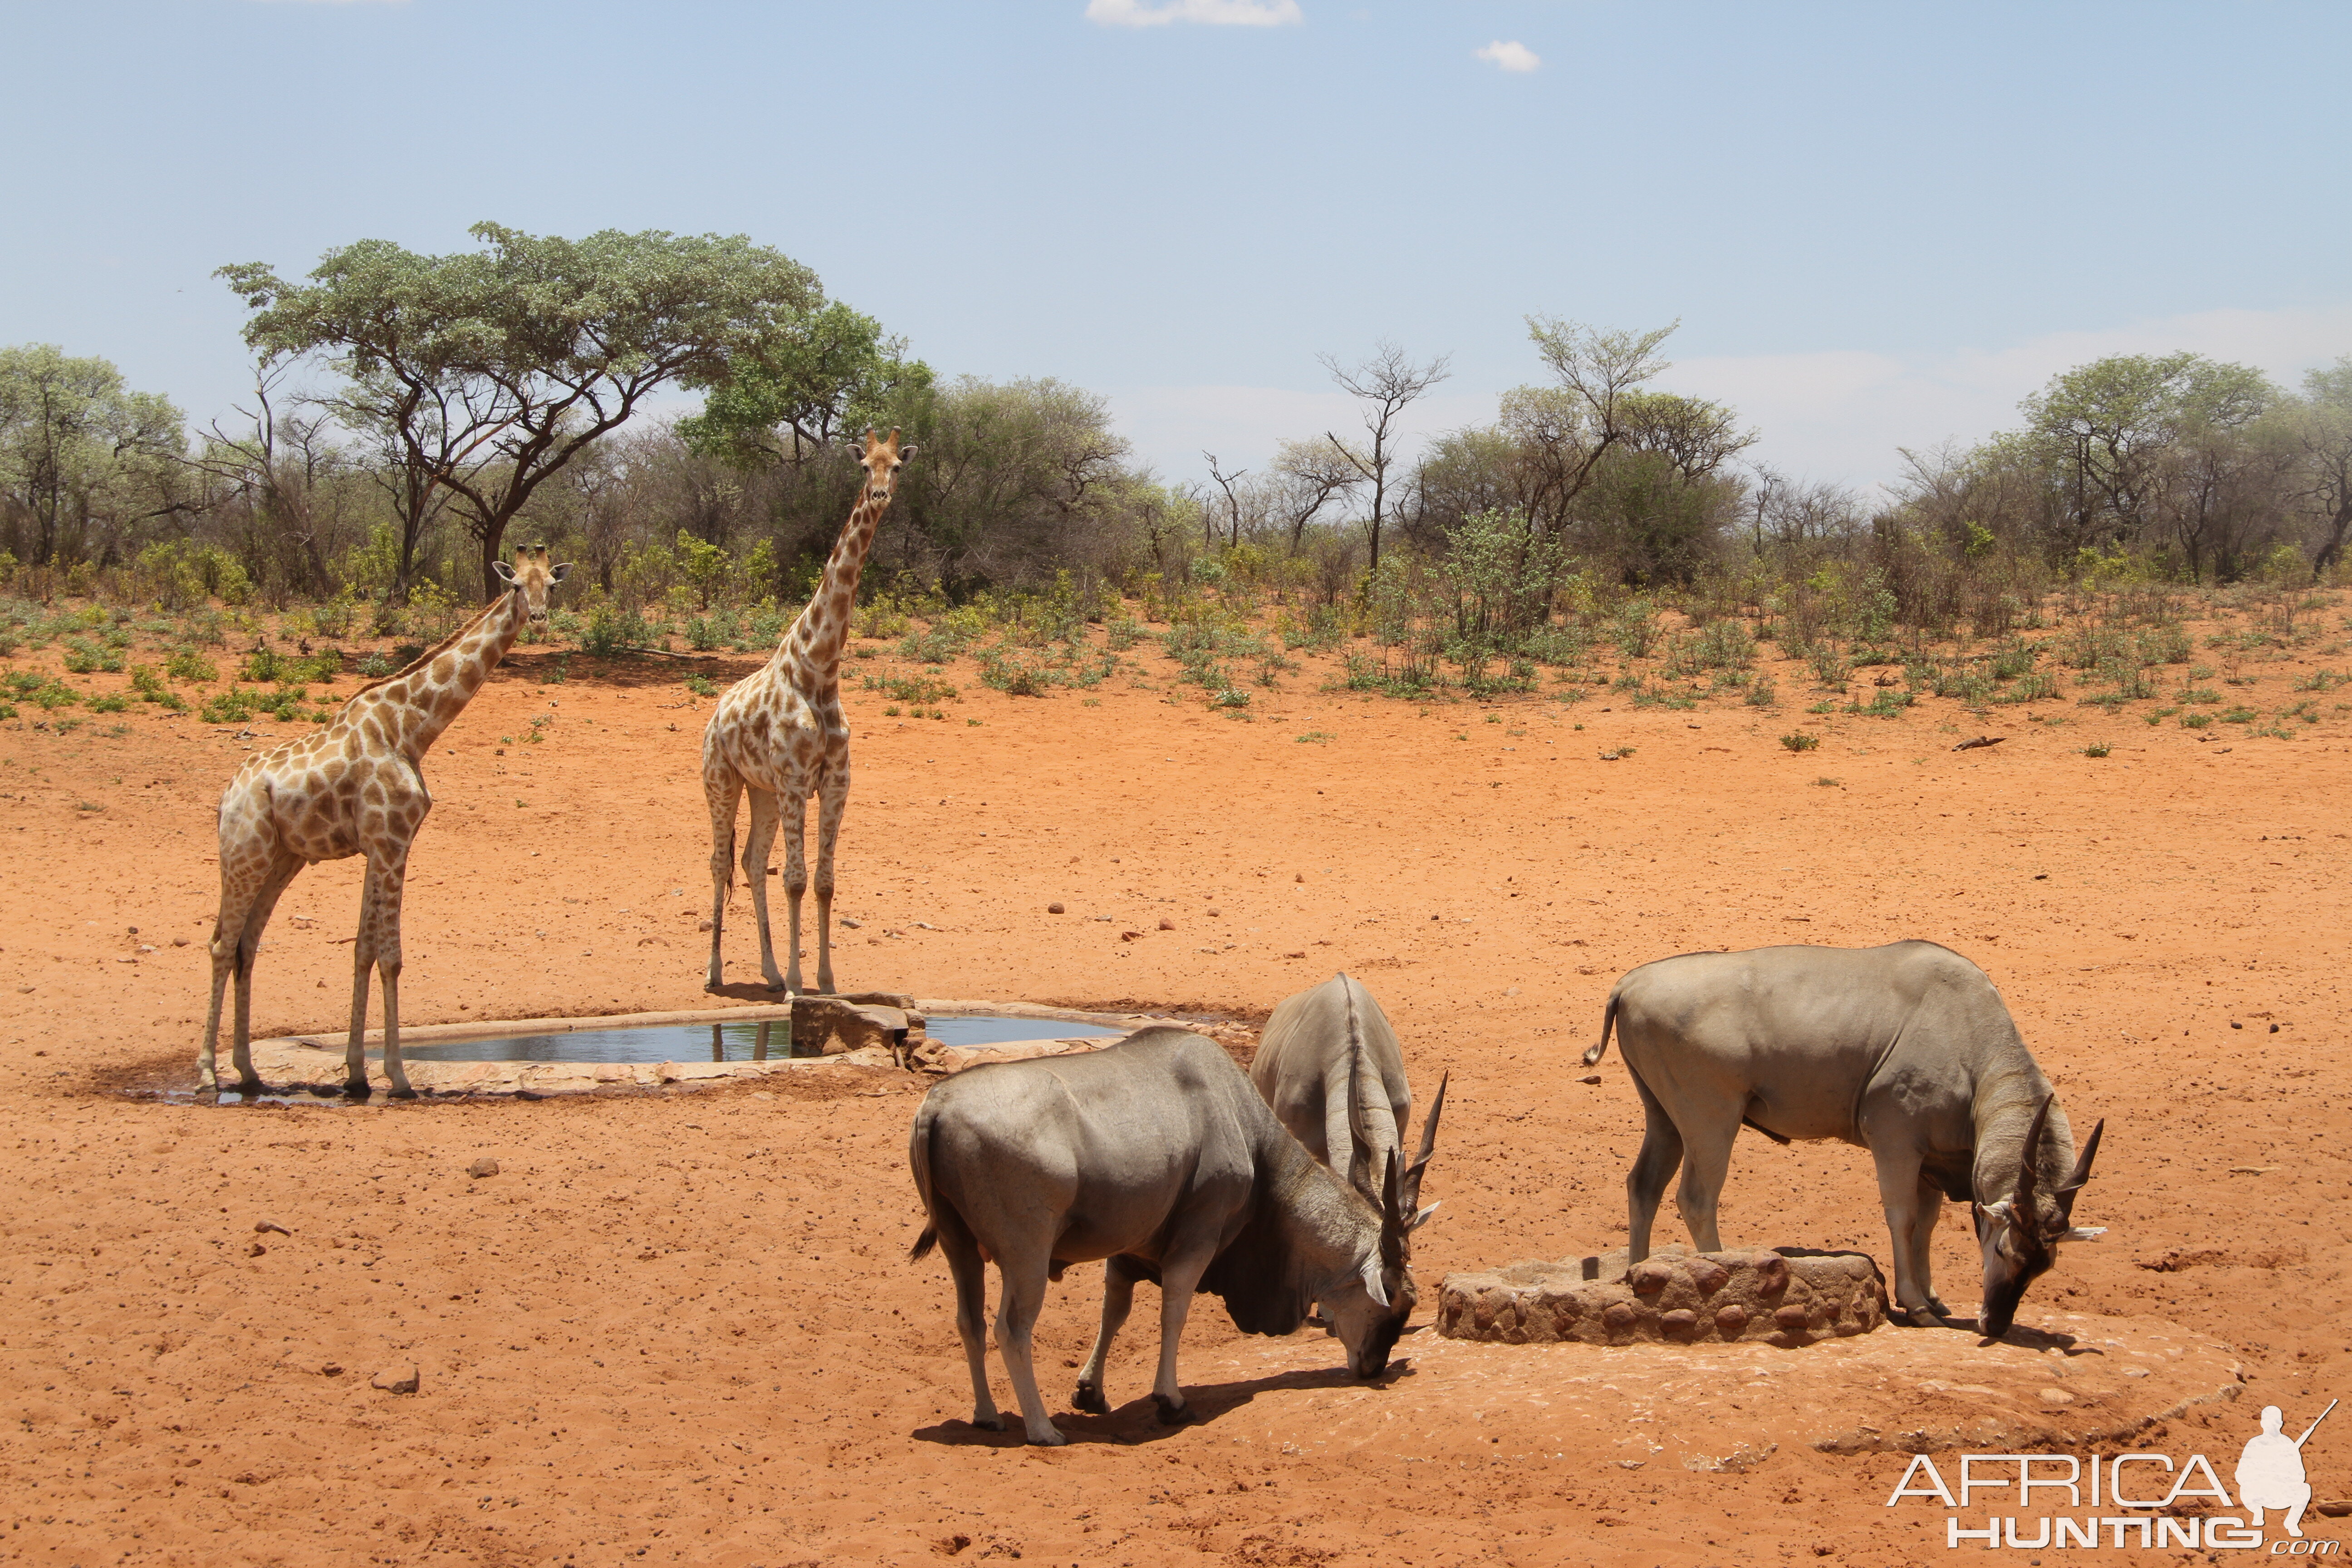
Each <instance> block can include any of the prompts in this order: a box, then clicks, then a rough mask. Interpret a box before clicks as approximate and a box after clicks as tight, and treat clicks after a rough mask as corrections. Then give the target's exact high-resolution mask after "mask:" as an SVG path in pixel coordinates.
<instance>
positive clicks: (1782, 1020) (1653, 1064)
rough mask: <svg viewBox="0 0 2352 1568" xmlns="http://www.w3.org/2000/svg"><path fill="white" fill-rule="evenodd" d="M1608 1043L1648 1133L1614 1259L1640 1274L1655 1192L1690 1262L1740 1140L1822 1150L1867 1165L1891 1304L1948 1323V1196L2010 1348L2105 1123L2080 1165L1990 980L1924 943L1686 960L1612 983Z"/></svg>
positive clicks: (1589, 1058) (2075, 1234) (2070, 1224)
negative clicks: (2020, 1310)
mask: <svg viewBox="0 0 2352 1568" xmlns="http://www.w3.org/2000/svg"><path fill="white" fill-rule="evenodd" d="M1612 1027H1613V1028H1614V1029H1615V1030H1616V1034H1617V1044H1618V1049H1619V1051H1620V1052H1622V1054H1623V1056H1624V1058H1625V1065H1626V1067H1627V1068H1629V1069H1630V1070H1631V1071H1632V1073H1633V1087H1634V1088H1635V1089H1637V1090H1638V1091H1639V1092H1640V1094H1641V1096H1642V1110H1643V1115H1644V1117H1645V1118H1646V1119H1647V1127H1646V1130H1645V1131H1644V1132H1643V1138H1642V1152H1641V1153H1640V1154H1639V1155H1638V1156H1637V1157H1636V1158H1635V1159H1634V1161H1633V1169H1632V1170H1631V1171H1630V1172H1629V1173H1627V1174H1626V1177H1625V1196H1626V1206H1627V1210H1628V1214H1627V1221H1628V1223H1627V1229H1628V1231H1629V1237H1628V1241H1629V1244H1630V1252H1629V1254H1628V1259H1629V1261H1631V1262H1635V1263H1638V1262H1640V1261H1641V1260H1642V1259H1643V1258H1646V1257H1648V1256H1649V1251H1650V1226H1651V1222H1652V1221H1653V1220H1654V1218H1655V1217H1656V1215H1657V1212H1658V1200H1659V1198H1660V1196H1661V1195H1663V1194H1664V1192H1665V1187H1666V1181H1667V1178H1669V1177H1670V1176H1672V1175H1673V1174H1674V1173H1675V1166H1676V1165H1677V1164H1680V1165H1682V1166H1683V1180H1682V1185H1681V1187H1680V1188H1679V1189H1678V1190H1677V1191H1676V1193H1675V1206H1676V1207H1677V1208H1679V1209H1680V1210H1681V1211H1682V1215H1683V1222H1684V1223H1685V1225H1687V1226H1689V1227H1690V1233H1691V1239H1692V1240H1693V1242H1694V1243H1695V1244H1696V1246H1697V1247H1698V1248H1699V1250H1700V1251H1702V1252H1713V1251H1716V1250H1717V1249H1718V1248H1719V1247H1721V1245H1722V1242H1721V1237H1719V1236H1718V1235H1717V1231H1716V1203H1717V1199H1718V1198H1719V1197H1720V1196H1721V1194H1722V1192H1723V1178H1724V1173H1725V1171H1726V1170H1727V1167H1728V1166H1729V1164H1730V1161H1731V1144H1732V1141H1733V1140H1734V1139H1735V1138H1737V1137H1738V1134H1739V1129H1740V1126H1741V1124H1742V1123H1745V1124H1746V1125H1748V1126H1749V1127H1753V1128H1755V1129H1756V1130H1757V1131H1759V1132H1761V1133H1763V1134H1764V1136H1766V1137H1767V1138H1769V1139H1771V1140H1773V1141H1774V1142H1780V1143H1786V1142H1790V1140H1792V1139H1800V1138H1801V1139H1817V1138H1835V1139H1839V1140H1842V1141H1843V1142H1848V1143H1857V1144H1860V1145H1861V1146H1862V1147H1864V1148H1865V1149H1867V1150H1869V1151H1870V1152H1871V1157H1872V1158H1873V1160H1874V1161H1875V1162H1876V1163H1877V1167H1878V1193H1879V1200H1880V1202H1881V1203H1882V1204H1883V1205H1885V1211H1886V1228H1887V1230H1888V1232H1889V1234H1890V1236H1891V1237H1892V1239H1893V1242H1894V1251H1895V1307H1896V1309H1897V1310H1898V1312H1901V1313H1906V1314H1908V1316H1909V1318H1910V1320H1911V1321H1913V1322H1915V1323H1918V1322H1924V1321H1928V1319H1929V1317H1930V1316H1931V1315H1932V1317H1933V1318H1936V1319H1944V1318H1948V1317H1949V1316H1950V1315H1951V1314H1950V1311H1949V1310H1948V1308H1946V1307H1945V1305H1944V1303H1943V1302H1942V1301H1941V1300H1937V1296H1936V1292H1935V1287H1934V1284H1933V1282H1932V1280H1931V1279H1930V1278H1929V1274H1928V1247H1927V1243H1928V1237H1929V1236H1930V1234H1931V1233H1932V1232H1933V1231H1934V1229H1935V1226H1936V1219H1937V1212H1938V1210H1939V1209H1940V1207H1941V1206H1942V1200H1943V1198H1944V1197H1946V1196H1947V1195H1948V1196H1950V1197H1951V1198H1953V1199H1954V1200H1955V1201H1965V1202H1967V1203H1969V1205H1971V1207H1970V1212H1971V1214H1972V1215H1973V1217H1974V1219H1975V1222H1976V1231H1977V1245H1978V1248H1979V1252H1980V1253H1981V1254H1982V1256H1983V1261H1984V1296H1983V1303H1984V1304H1983V1309H1982V1311H1981V1313H1980V1315H1979V1319H1978V1327H1979V1331H1981V1332H1983V1333H1986V1334H1989V1335H1992V1336H1995V1337H1998V1336H1999V1335H2001V1334H2004V1333H2007V1332H2008V1331H2009V1327H2010V1324H2011V1322H2012V1321H2014V1320H2015V1318H2016V1315H2017V1305H2018V1302H2019V1301H2020V1300H2021V1299H2022V1298H2023V1296H2024V1294H2025V1288H2026V1286H2028V1285H2029V1284H2031V1283H2032V1281H2033V1280H2034V1279H2036V1278H2037V1277H2038V1276H2040V1275H2041V1274H2042V1273H2043V1272H2044V1271H2046V1270H2047V1269H2048V1268H2050V1266H2051V1264H2052V1263H2053V1261H2054V1260H2055V1258H2056V1256H2057V1247H2058V1244H2059V1243H2060V1242H2063V1241H2077V1240H2084V1239H2087V1238H2088V1237H2094V1236H2096V1235H2098V1234H2099V1232H2098V1231H2097V1230H2095V1229H2091V1230H2078V1229H2076V1228H2074V1198H2075V1195H2076V1194H2078V1193H2080V1192H2081V1191H2082V1189H2083V1184H2084V1182H2086V1181H2088V1180H2089V1179H2090V1175H2091V1161H2092V1158H2093V1157H2094V1156H2095V1154H2096V1153H2097V1152H2098V1148H2099V1135H2100V1134H2101V1132H2103V1131H2105V1127H2106V1123H2105V1122H2104V1121H2102V1122H2101V1123H2099V1125H2098V1126H2096V1127H2095V1128H2093V1129H2092V1130H2091V1137H2090V1141H2089V1142H2086V1143H2085V1144H2084V1146H2083V1149H2082V1152H2081V1155H2080V1157H2079V1158H2078V1157H2077V1156H2076V1153H2075V1149H2074V1132H2073V1130H2072V1129H2071V1128H2070V1127H2069V1126H2068V1125H2067V1121H2066V1113H2065V1112H2064V1111H2063V1110H2061V1109H2059V1107H2058V1104H2057V1097H2056V1095H2055V1094H2054V1093H2053V1091H2052V1089H2051V1088H2050V1084H2049V1080H2048V1079H2044V1078H2043V1077H2042V1069H2041V1068H2039V1067H2037V1066H2035V1065H2034V1061H2033V1058H2032V1054H2031V1053H2029V1052H2028V1051H2027V1050H2026V1048H2025V1042H2024V1040H2023V1039H2022V1038H2021V1037H2020V1036H2019V1034H2018V1032H2017V1025H2016V1024H2015V1023H2014V1022H2013V1021H2011V1018H2010V1016H2009V1009H2008V1008H2007V1007H2005V1006H2003V1005H2001V1000H2000V994H1999V993H1998V992H1996V991H1995V990H1994V989H1993V984H1992V981H1991V979H1990V976H1988V975H1987V974H1986V973H1985V972H1984V971H1983V970H1981V969H1979V968H1978V967H1977V966H1976V965H1975V964H1973V963H1969V961H1968V960H1967V959H1965V958H1962V957H1961V956H1960V955H1959V954H1958V953H1957V952H1952V951H1951V950H1950V949H1949V948H1946V947H1940V946H1938V945H1937V944H1936V943H1934V942H1895V943H1892V944H1890V945H1888V946H1885V947H1873V948H1860V949H1846V948H1830V947H1766V948H1758V949H1756V950H1754V951H1752V952H1693V953H1685V954H1683V955H1682V956H1681V957H1678V958H1664V959H1660V960H1658V961H1657V962H1656V963H1645V964H1643V965H1642V966H1641V967H1640V968H1638V969H1635V970H1633V971H1632V972H1631V973H1627V974H1626V975H1625V976H1624V977H1623V978H1622V979H1621V980H1619V981H1618V982H1617V984H1616V985H1615V986H1614V987H1612V989H1611V991H1610V993H1609V1004H1608V1006H1607V1008H1606V1010H1605V1011H1604V1012H1603V1013H1602V1015H1601V1039H1600V1042H1599V1043H1598V1044H1597V1045H1595V1046H1594V1047H1592V1048H1591V1050H1589V1051H1587V1052H1585V1053H1584V1062H1585V1065H1586V1066H1588V1067H1590V1066H1591V1065H1593V1064H1594V1063H1596V1062H1598V1061H1600V1059H1601V1053H1602V1052H1604V1051H1606V1050H1607V1049H1608V1048H1609V1035H1610V1030H1611V1029H1612Z"/></svg>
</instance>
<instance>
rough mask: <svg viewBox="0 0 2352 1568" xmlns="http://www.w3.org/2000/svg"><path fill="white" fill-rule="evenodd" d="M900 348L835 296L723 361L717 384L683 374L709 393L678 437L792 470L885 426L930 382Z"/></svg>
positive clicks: (736, 460) (721, 453)
mask: <svg viewBox="0 0 2352 1568" xmlns="http://www.w3.org/2000/svg"><path fill="white" fill-rule="evenodd" d="M906 351H907V344H906V340H905V339H903V338H893V337H885V336H884V335H883V332H882V324H881V323H880V322H879V321H876V320H875V319H874V318H873V317H871V316H868V315H864V314H861V313H860V312H858V311H856V310H851V309H850V308H849V307H848V306H846V305H845V304H843V303H841V301H839V300H835V301H833V302H832V303H831V304H828V305H826V306H825V307H824V309H823V310H816V311H813V312H811V313H810V314H809V315H808V316H807V317H806V318H805V319H804V320H803V321H798V322H794V323H792V324H790V325H789V326H788V327H787V328H786V330H784V331H780V332H778V333H776V334H774V335H773V336H772V337H771V338H770V339H769V340H768V341H767V342H763V343H761V345H760V346H759V348H758V350H757V352H756V353H752V354H751V355H750V356H748V357H746V358H743V359H740V360H739V361H737V362H736V363H732V364H731V365H730V366H729V367H728V376H727V378H726V379H725V380H724V381H721V382H716V383H711V382H706V381H705V380H704V379H703V378H701V377H698V376H689V377H687V378H685V379H686V382H687V384H688V385H690V386H703V387H706V388H707V390H708V391H709V396H708V397H707V398H705V399H704V402H703V406H702V412H701V413H699V414H697V415H691V416H688V417H687V418H684V419H681V420H679V421H678V422H677V429H678V434H679V435H680V436H682V437H685V438H686V442H687V445H688V446H689V447H693V448H694V449H695V450H696V451H698V452H701V453H705V454H707V455H709V456H711V457H717V458H725V459H726V460H728V461H729V462H731V463H733V464H735V465H736V466H737V467H739V468H761V467H765V466H767V465H769V464H772V463H778V462H781V463H783V464H786V465H787V466H790V467H793V468H798V467H799V466H800V465H801V464H803V463H804V462H806V461H808V460H809V458H813V457H814V456H816V455H818V454H820V453H823V452H826V451H829V450H831V449H832V448H833V447H834V446H835V444H836V443H837V442H838V441H839V440H840V438H841V437H844V436H846V435H854V434H856V432H858V431H860V430H863V429H865V428H866V426H880V425H885V424H887V423H890V415H891V413H892V411H893V409H894V408H895V407H896V406H897V405H898V404H900V403H902V402H903V401H904V394H906V393H908V391H920V390H923V389H928V388H929V386H930V384H931V381H932V374H931V369H930V367H929V365H927V364H925V363H923V362H922V361H920V360H910V359H908V358H907V357H906Z"/></svg>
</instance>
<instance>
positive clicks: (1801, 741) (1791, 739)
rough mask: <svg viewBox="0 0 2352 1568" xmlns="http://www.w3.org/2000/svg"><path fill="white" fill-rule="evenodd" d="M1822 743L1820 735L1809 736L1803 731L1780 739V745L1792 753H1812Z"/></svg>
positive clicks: (1793, 732)
mask: <svg viewBox="0 0 2352 1568" xmlns="http://www.w3.org/2000/svg"><path fill="white" fill-rule="evenodd" d="M1821 743H1822V738H1821V737H1820V736H1819V735H1809V734H1807V733H1806V732H1805V731H1802V730H1798V731H1792V732H1791V733H1789V734H1786V735H1783V736H1781V737H1780V744H1782V745H1784V746H1786V747H1788V748H1789V750H1790V751H1792V752H1810V751H1811V750H1813V749H1814V748H1815V747H1816V746H1819V745H1820V744H1821Z"/></svg>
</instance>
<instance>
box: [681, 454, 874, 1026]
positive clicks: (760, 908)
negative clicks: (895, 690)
mask: <svg viewBox="0 0 2352 1568" xmlns="http://www.w3.org/2000/svg"><path fill="white" fill-rule="evenodd" d="M914 455H915V448H914V447H913V446H911V445H908V446H906V447H901V446H899V445H898V431H896V430H893V431H891V432H890V434H889V437H887V439H885V440H880V441H877V440H876V439H875V438H874V432H873V431H871V430H868V431H866V438H865V440H864V442H863V443H861V447H860V456H859V457H858V459H857V460H858V462H859V463H860V464H861V465H863V466H864V468H865V469H866V482H865V484H864V485H862V486H861V487H859V489H858V491H857V504H856V507H854V508H852V509H851V510H850V513H849V521H848V523H847V524H846V525H845V526H844V527H843V529H842V531H841V538H840V540H839V541H838V542H835V545H834V547H833V555H832V557H831V559H829V560H827V561H826V562H825V563H824V581H823V582H821V583H819V584H817V590H816V594H815V595H814V597H813V598H811V599H810V600H809V602H808V607H807V608H806V609H803V611H802V612H801V613H800V616H799V618H798V619H796V620H794V621H793V624H792V628H791V629H790V630H789V631H787V632H785V633H784V637H783V641H782V642H781V643H779V644H777V645H776V651H775V654H774V656H773V657H772V658H770V659H769V660H768V662H767V664H766V665H765V666H763V667H762V668H760V669H759V670H758V671H757V672H755V673H753V674H751V675H748V676H746V677H744V678H743V679H741V680H739V681H737V682H736V683H735V684H734V685H733V686H732V687H730V688H729V689H728V691H727V695H726V696H724V697H721V698H720V699H719V706H718V708H717V709H716V710H714V711H713V712H712V713H711V715H710V723H709V727H708V728H707V729H705V730H704V731H702V795H703V799H704V800H705V801H706V802H708V803H709V806H710V972H709V978H708V982H707V984H708V986H709V989H711V990H713V991H716V990H717V989H718V988H719V976H720V961H719V938H720V936H721V935H722V934H723V933H724V931H725V930H726V926H727V898H728V895H729V893H730V892H731V891H732V890H733V889H734V868H733V866H732V865H731V863H730V862H731V860H732V858H733V854H734V849H735V804H736V802H737V800H738V799H740V797H741V795H742V793H743V791H744V790H746V789H747V788H748V789H749V790H750V791H751V827H750V830H749V831H748V832H747V833H746V834H745V835H744V838H743V875H744V876H746V877H747V878H749V879H751V909H752V910H753V912H754V913H755V914H757V915H758V917H759V921H760V973H761V976H762V977H763V978H764V979H765V980H766V981H767V983H768V989H769V990H771V991H779V990H781V991H782V992H784V993H786V994H789V995H794V996H797V995H799V994H800V992H801V894H802V892H803V890H804V889H806V888H807V887H808V885H809V874H808V860H807V851H806V848H805V845H804V839H805V837H806V833H807V812H808V797H809V796H810V795H815V796H816V798H817V827H816V988H817V990H818V991H819V992H820V993H824V994H830V993H831V992H832V990H833V846H834V840H835V837H837V836H838V835H839V834H840V832H841V813H842V810H843V808H844V807H845V806H846V805H848V804H849V721H848V720H847V719H846V718H845V717H844V716H843V714H842V711H841V647H842V644H843V643H845V641H847V640H848V637H849V612H850V607H851V605H853V604H854V603H855V601H856V596H857V574H858V573H859V572H860V571H861V570H863V569H864V567H865V565H866V552H868V551H870V550H872V549H873V548H874V533H875V530H876V529H877V527H878V526H879V525H880V523H881V521H882V514H883V512H884V511H886V510H888V509H889V505H890V496H891V493H892V491H893V490H894V489H896V488H897V486H898V469H899V468H901V467H902V466H904V465H905V463H906V461H907V459H908V458H911V457H913V456H914ZM780 818H781V819H782V820H785V821H786V822H788V824H789V829H790V830H789V831H788V832H787V834H786V835H785V837H784V897H785V900H786V907H787V910H789V913H790V925H791V930H790V931H789V933H788V936H789V940H790V942H791V955H790V958H789V960H788V962H787V963H786V964H785V969H784V973H782V974H781V975H780V974H778V973H776V950H775V946H774V943H773V942H772V940H771V939H770V936H769V930H768V876H767V872H768V851H769V850H770V849H771V848H772V847H774V845H775V842H776V828H777V826H778V823H779V820H780Z"/></svg>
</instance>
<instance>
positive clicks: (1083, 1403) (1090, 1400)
mask: <svg viewBox="0 0 2352 1568" xmlns="http://www.w3.org/2000/svg"><path fill="white" fill-rule="evenodd" d="M1135 1281H1136V1276H1135V1275H1134V1274H1132V1273H1130V1272H1129V1270H1128V1268H1127V1266H1126V1265H1125V1264H1124V1263H1122V1262H1120V1261H1119V1259H1118V1257H1117V1256H1115V1255H1114V1256H1113V1257H1111V1258H1108V1259H1106V1260H1105V1261H1104V1263H1103V1304H1102V1328H1101V1329H1100V1330H1099V1331H1097V1333H1096V1334H1095V1348H1094V1349H1093V1350H1092V1351H1090V1352H1087V1364H1086V1365H1085V1366H1083V1367H1080V1368H1079V1369H1078V1391H1077V1392H1076V1394H1072V1395H1071V1396H1070V1403H1071V1404H1072V1405H1076V1407H1077V1408H1079V1409H1080V1410H1084V1411H1086V1412H1087V1413H1088V1414H1089V1415H1109V1414H1110V1401H1109V1400H1108V1399H1107V1398H1105V1397H1104V1396H1103V1363H1105V1362H1107V1361H1108V1360H1109V1359H1110V1342H1111V1340H1112V1338H1113V1337H1114V1336H1116V1335H1117V1334H1118V1331H1119V1329H1120V1327H1121V1325H1123V1324H1124V1323H1126V1321H1127V1314H1128V1313H1129V1311H1130V1310H1133V1308H1134V1306H1135Z"/></svg>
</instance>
